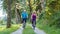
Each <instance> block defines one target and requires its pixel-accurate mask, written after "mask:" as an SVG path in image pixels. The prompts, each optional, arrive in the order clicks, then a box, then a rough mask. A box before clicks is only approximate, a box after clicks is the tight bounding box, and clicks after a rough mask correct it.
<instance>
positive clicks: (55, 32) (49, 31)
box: [37, 24, 60, 34]
mask: <svg viewBox="0 0 60 34" xmlns="http://www.w3.org/2000/svg"><path fill="white" fill-rule="evenodd" d="M37 27H38V28H39V29H42V30H44V31H45V32H46V34H60V29H56V28H54V27H49V26H48V25H43V24H37Z"/></svg>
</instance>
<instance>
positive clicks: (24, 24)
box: [23, 19, 26, 28]
mask: <svg viewBox="0 0 60 34" xmlns="http://www.w3.org/2000/svg"><path fill="white" fill-rule="evenodd" d="M25 26H26V19H24V23H23V28H25Z"/></svg>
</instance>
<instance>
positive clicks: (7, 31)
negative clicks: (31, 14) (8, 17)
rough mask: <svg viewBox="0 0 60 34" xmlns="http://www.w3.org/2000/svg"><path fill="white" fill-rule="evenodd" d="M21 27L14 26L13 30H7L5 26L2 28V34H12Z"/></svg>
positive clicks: (0, 33)
mask: <svg viewBox="0 0 60 34" xmlns="http://www.w3.org/2000/svg"><path fill="white" fill-rule="evenodd" d="M19 27H20V25H12V26H11V28H8V29H7V28H6V27H5V26H3V27H0V34H10V33H12V32H14V31H16V30H17V29H18V28H19Z"/></svg>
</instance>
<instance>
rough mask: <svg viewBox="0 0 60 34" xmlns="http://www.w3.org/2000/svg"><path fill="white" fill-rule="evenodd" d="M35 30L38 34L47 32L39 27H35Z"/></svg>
mask: <svg viewBox="0 0 60 34" xmlns="http://www.w3.org/2000/svg"><path fill="white" fill-rule="evenodd" d="M34 32H35V33H36V34H46V33H45V32H44V31H43V30H40V29H38V28H35V30H34Z"/></svg>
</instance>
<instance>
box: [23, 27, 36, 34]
mask: <svg viewBox="0 0 60 34" xmlns="http://www.w3.org/2000/svg"><path fill="white" fill-rule="evenodd" d="M23 34H35V32H34V31H33V29H32V28H31V27H30V26H27V27H26V28H25V29H24V30H23Z"/></svg>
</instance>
